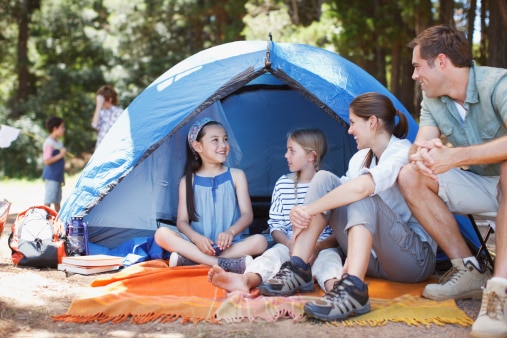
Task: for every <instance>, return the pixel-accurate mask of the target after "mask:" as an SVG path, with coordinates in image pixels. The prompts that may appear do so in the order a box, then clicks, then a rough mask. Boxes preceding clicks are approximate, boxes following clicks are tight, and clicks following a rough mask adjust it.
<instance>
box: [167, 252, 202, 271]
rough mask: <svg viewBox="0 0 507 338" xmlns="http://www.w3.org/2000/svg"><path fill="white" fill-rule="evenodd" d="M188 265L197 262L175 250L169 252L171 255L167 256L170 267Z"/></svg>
mask: <svg viewBox="0 0 507 338" xmlns="http://www.w3.org/2000/svg"><path fill="white" fill-rule="evenodd" d="M189 265H197V263H196V262H194V261H191V260H190V259H188V258H187V257H184V256H182V255H180V254H179V253H177V252H172V253H171V256H170V257H169V266H170V267H171V268H173V267H175V266H189Z"/></svg>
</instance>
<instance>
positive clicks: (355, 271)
mask: <svg viewBox="0 0 507 338" xmlns="http://www.w3.org/2000/svg"><path fill="white" fill-rule="evenodd" d="M347 236H348V249H347V273H349V274H351V275H353V276H356V277H358V278H359V279H361V280H362V281H363V282H364V278H365V276H366V270H368V262H369V260H370V252H371V248H372V245H373V237H372V235H371V232H369V231H368V229H366V228H365V227H364V226H363V225H356V226H353V227H351V228H350V229H349V230H348V232H347Z"/></svg>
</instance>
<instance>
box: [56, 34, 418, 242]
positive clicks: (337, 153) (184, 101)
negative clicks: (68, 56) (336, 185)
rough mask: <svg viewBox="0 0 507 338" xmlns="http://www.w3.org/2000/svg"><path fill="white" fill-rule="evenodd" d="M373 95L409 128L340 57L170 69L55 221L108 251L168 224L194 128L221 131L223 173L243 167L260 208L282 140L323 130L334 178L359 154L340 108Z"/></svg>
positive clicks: (224, 58) (122, 123)
mask: <svg viewBox="0 0 507 338" xmlns="http://www.w3.org/2000/svg"><path fill="white" fill-rule="evenodd" d="M371 91H375V92H380V93H383V94H385V95H387V96H388V97H390V98H391V100H392V101H393V102H394V104H395V106H396V107H397V109H399V110H400V111H402V112H404V113H405V114H406V115H407V117H408V120H409V136H408V138H409V139H411V140H413V139H414V137H415V134H416V133H417V124H416V122H415V121H414V120H413V119H412V117H411V116H410V114H408V112H407V110H406V109H405V108H404V107H403V105H402V104H401V103H400V102H399V101H398V100H397V99H396V97H394V96H393V95H392V94H391V93H390V92H389V91H388V90H387V89H386V88H385V87H384V86H383V85H381V84H380V83H379V82H378V81H377V80H375V79H374V78H373V77H372V76H370V75H369V74H368V73H366V72H365V71H364V70H362V69H361V68H359V67H358V66H356V65H354V64H353V63H351V62H349V61H347V60H346V59H344V58H342V57H341V56H339V55H337V54H335V53H332V52H330V51H326V50H324V49H320V48H316V47H311V46H308V45H302V44H292V43H274V42H272V41H269V42H263V41H238V42H232V43H228V44H224V45H220V46H217V47H213V48H210V49H207V50H204V51H202V52H199V53H197V54H195V55H193V56H191V57H189V58H187V59H186V60H184V61H182V62H180V63H178V64H177V65H175V66H174V67H172V68H171V69H169V70H168V71H167V72H165V73H164V74H163V75H161V76H160V77H159V78H158V79H156V80H155V81H154V82H153V83H152V84H151V85H150V86H148V87H147V88H146V89H145V90H144V91H143V92H142V93H141V94H140V95H139V96H138V97H137V98H135V99H134V100H133V102H132V103H131V104H130V105H129V106H128V108H127V109H126V110H125V111H124V113H123V114H122V115H121V116H120V118H119V119H118V121H117V122H116V123H115V124H114V126H113V127H112V129H111V130H110V132H109V133H108V134H107V135H106V137H105V138H104V140H103V142H102V143H101V144H100V146H99V147H98V148H97V149H96V151H95V153H94V154H93V156H92V158H91V159H90V161H89V163H88V164H87V165H86V167H85V168H84V170H83V172H82V174H81V176H80V178H79V179H78V181H77V183H76V186H75V188H74V190H73V192H72V194H71V195H70V196H69V198H68V199H67V200H66V201H65V203H64V204H63V207H62V209H61V211H60V214H59V216H60V218H61V220H62V221H63V222H68V221H69V220H70V218H71V217H72V216H83V217H84V220H85V221H87V222H88V224H89V240H90V242H92V243H96V244H100V245H103V246H106V247H109V248H113V247H115V246H117V245H119V244H121V243H123V242H125V241H127V240H129V239H131V238H134V237H141V236H151V235H153V233H154V231H155V230H156V228H157V225H158V224H159V223H160V221H161V220H162V221H167V222H174V221H175V220H176V214H177V203H178V196H177V191H178V188H177V187H178V183H179V180H180V178H181V176H182V173H183V165H184V162H185V154H186V153H185V142H186V134H187V132H188V129H189V128H190V126H191V125H192V123H193V122H194V121H196V120H197V119H199V118H202V117H205V116H207V117H211V118H214V119H216V120H218V121H220V122H222V123H223V124H224V125H225V127H226V129H227V131H228V132H229V136H230V138H231V143H232V150H231V155H230V157H229V163H228V164H229V165H231V166H237V167H239V168H242V169H243V170H244V171H245V173H246V175H247V178H248V181H249V191H250V195H251V196H252V200H253V201H254V203H255V202H256V201H258V200H260V201H266V200H267V201H268V202H269V199H270V197H271V192H272V189H273V186H274V183H275V181H276V179H278V177H279V176H280V175H281V174H283V173H286V172H287V170H288V169H287V164H286V160H285V158H284V153H285V147H286V135H287V133H288V132H289V131H290V130H292V129H295V128H299V127H318V128H321V129H322V130H323V131H324V132H325V134H326V136H327V138H328V142H329V150H328V154H327V155H326V157H325V159H324V165H323V168H324V169H328V170H331V171H333V172H335V173H336V174H338V175H342V174H344V173H345V171H346V169H347V163H348V160H349V159H350V157H351V156H352V154H353V153H354V152H355V151H356V150H357V149H356V143H355V141H354V140H353V138H352V137H351V136H350V135H348V133H347V129H348V106H349V103H350V102H351V100H352V99H353V98H354V97H356V96H357V95H359V94H361V93H364V92H371Z"/></svg>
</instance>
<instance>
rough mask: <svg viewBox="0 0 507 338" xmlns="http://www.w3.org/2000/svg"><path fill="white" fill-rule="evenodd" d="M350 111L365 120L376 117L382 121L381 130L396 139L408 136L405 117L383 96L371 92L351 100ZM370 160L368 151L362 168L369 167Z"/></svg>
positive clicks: (370, 155) (371, 153) (370, 153)
mask: <svg viewBox="0 0 507 338" xmlns="http://www.w3.org/2000/svg"><path fill="white" fill-rule="evenodd" d="M350 109H351V110H352V112H353V113H354V114H355V115H357V116H358V117H360V118H363V119H365V120H367V119H368V118H369V117H370V116H376V117H377V118H378V119H379V120H381V121H382V123H381V125H382V126H383V128H384V129H385V130H386V131H387V132H388V133H389V134H392V135H394V136H396V137H398V138H405V137H406V136H407V134H408V120H407V117H406V116H405V114H403V113H402V112H400V111H399V110H397V109H396V108H395V107H394V104H393V102H392V101H391V100H390V99H389V98H388V97H387V96H385V95H382V94H380V93H373V92H371V93H364V94H361V95H359V96H357V97H356V98H355V99H354V100H352V102H351V103H350ZM396 117H398V123H396ZM372 158H373V151H372V150H371V149H370V151H369V152H368V154H367V155H366V157H365V160H364V163H363V166H364V167H369V166H370V165H371V160H372Z"/></svg>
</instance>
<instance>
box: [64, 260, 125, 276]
mask: <svg viewBox="0 0 507 338" xmlns="http://www.w3.org/2000/svg"><path fill="white" fill-rule="evenodd" d="M119 268H120V265H104V266H79V265H73V264H65V263H61V264H58V270H60V271H65V272H72V273H79V274H81V275H92V274H94V273H101V272H108V271H116V270H118V269H119Z"/></svg>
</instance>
